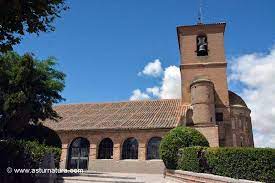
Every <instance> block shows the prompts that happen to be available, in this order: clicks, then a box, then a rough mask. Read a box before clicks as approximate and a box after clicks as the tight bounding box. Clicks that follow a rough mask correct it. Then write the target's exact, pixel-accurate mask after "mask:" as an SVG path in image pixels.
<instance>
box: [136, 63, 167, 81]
mask: <svg viewBox="0 0 275 183" xmlns="http://www.w3.org/2000/svg"><path fill="white" fill-rule="evenodd" d="M162 73H163V69H162V66H161V62H160V60H159V59H156V60H154V61H153V62H149V63H148V64H147V65H146V66H145V67H144V69H143V71H141V72H139V73H138V75H139V76H141V75H146V76H153V77H159V76H161V75H162Z"/></svg>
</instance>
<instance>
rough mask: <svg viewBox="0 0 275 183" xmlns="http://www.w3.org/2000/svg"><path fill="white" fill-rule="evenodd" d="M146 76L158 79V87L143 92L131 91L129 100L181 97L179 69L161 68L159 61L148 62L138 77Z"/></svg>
mask: <svg viewBox="0 0 275 183" xmlns="http://www.w3.org/2000/svg"><path fill="white" fill-rule="evenodd" d="M142 74H144V75H148V76H152V77H160V76H161V82H160V84H159V85H158V86H153V87H149V88H146V90H145V91H144V92H142V91H141V90H140V89H136V90H134V91H133V93H132V96H131V97H130V100H133V99H134V100H139V99H144V97H145V98H146V99H149V98H160V99H174V98H180V97H181V78H180V69H179V68H178V67H176V66H169V67H167V68H165V69H163V68H162V66H161V62H160V60H159V59H156V60H155V61H154V62H149V63H148V64H147V65H146V66H145V67H144V69H143V71H142V72H139V74H138V75H142Z"/></svg>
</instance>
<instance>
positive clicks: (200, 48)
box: [199, 44, 206, 52]
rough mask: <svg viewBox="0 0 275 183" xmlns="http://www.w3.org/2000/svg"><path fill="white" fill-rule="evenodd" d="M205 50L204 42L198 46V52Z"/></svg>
mask: <svg viewBox="0 0 275 183" xmlns="http://www.w3.org/2000/svg"><path fill="white" fill-rule="evenodd" d="M205 51H206V46H205V44H202V45H200V46H199V52H205Z"/></svg>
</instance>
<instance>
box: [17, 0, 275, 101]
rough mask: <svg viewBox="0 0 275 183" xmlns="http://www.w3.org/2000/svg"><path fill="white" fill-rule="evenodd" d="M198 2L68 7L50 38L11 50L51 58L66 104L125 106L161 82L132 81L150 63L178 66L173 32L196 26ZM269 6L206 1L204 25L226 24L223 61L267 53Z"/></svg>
mask: <svg viewBox="0 0 275 183" xmlns="http://www.w3.org/2000/svg"><path fill="white" fill-rule="evenodd" d="M198 2H199V1H197V0H194V1H187V0H169V1H164V0H158V1H157V0H150V1H148V0H147V1H146V0H116V1H114V0H86V1H84V0H82V1H81V2H80V1H68V4H69V6H70V10H69V11H67V12H65V13H64V15H63V16H62V18H60V19H57V21H56V22H55V25H56V31H55V32H52V33H43V34H41V35H40V36H39V37H37V36H36V35H28V36H27V37H25V38H24V40H23V41H22V43H21V44H20V45H18V46H16V47H15V50H16V51H18V52H19V53H20V54H23V53H25V52H33V53H34V54H35V55H36V56H37V57H38V58H46V57H48V56H55V57H56V58H57V60H58V63H59V66H58V68H59V69H61V70H62V71H64V72H65V73H66V74H67V78H66V88H65V90H64V92H63V96H64V97H65V98H66V99H67V100H66V103H78V102H103V101H121V100H128V99H129V97H130V96H131V92H132V91H133V90H134V89H136V88H141V89H144V88H146V87H148V86H153V85H156V84H157V83H158V82H160V81H159V80H157V79H151V78H145V77H139V76H137V74H138V72H140V71H141V70H142V69H143V67H144V66H145V65H146V64H147V63H148V62H151V61H152V60H155V59H160V60H161V62H162V64H163V67H167V66H169V65H176V66H178V64H179V52H178V43H177V36H176V26H179V25H190V24H195V23H196V18H197V14H198V4H199V3H198ZM274 7H275V1H272V0H265V1H259V0H242V1H240V0H230V1H228V0H227V1H226V0H220V1H217V0H208V1H204V5H203V21H204V22H205V23H212V22H219V21H226V22H227V27H226V33H225V49H226V55H227V58H232V57H238V56H240V55H243V54H249V53H254V52H260V53H266V52H268V49H270V48H271V47H272V46H273V44H274V40H275V27H274V23H275V22H274V18H275V11H274ZM239 86H240V85H232V86H230V87H231V88H232V89H233V90H235V91H238V90H240V88H239Z"/></svg>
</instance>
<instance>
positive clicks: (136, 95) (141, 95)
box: [130, 89, 150, 100]
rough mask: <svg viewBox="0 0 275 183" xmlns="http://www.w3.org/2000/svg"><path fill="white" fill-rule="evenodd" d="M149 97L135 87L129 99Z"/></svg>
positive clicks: (145, 98)
mask: <svg viewBox="0 0 275 183" xmlns="http://www.w3.org/2000/svg"><path fill="white" fill-rule="evenodd" d="M149 98H150V97H149V95H148V94H146V93H143V92H141V90H140V89H135V90H134V91H133V92H132V96H131V97H130V100H147V99H149Z"/></svg>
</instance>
